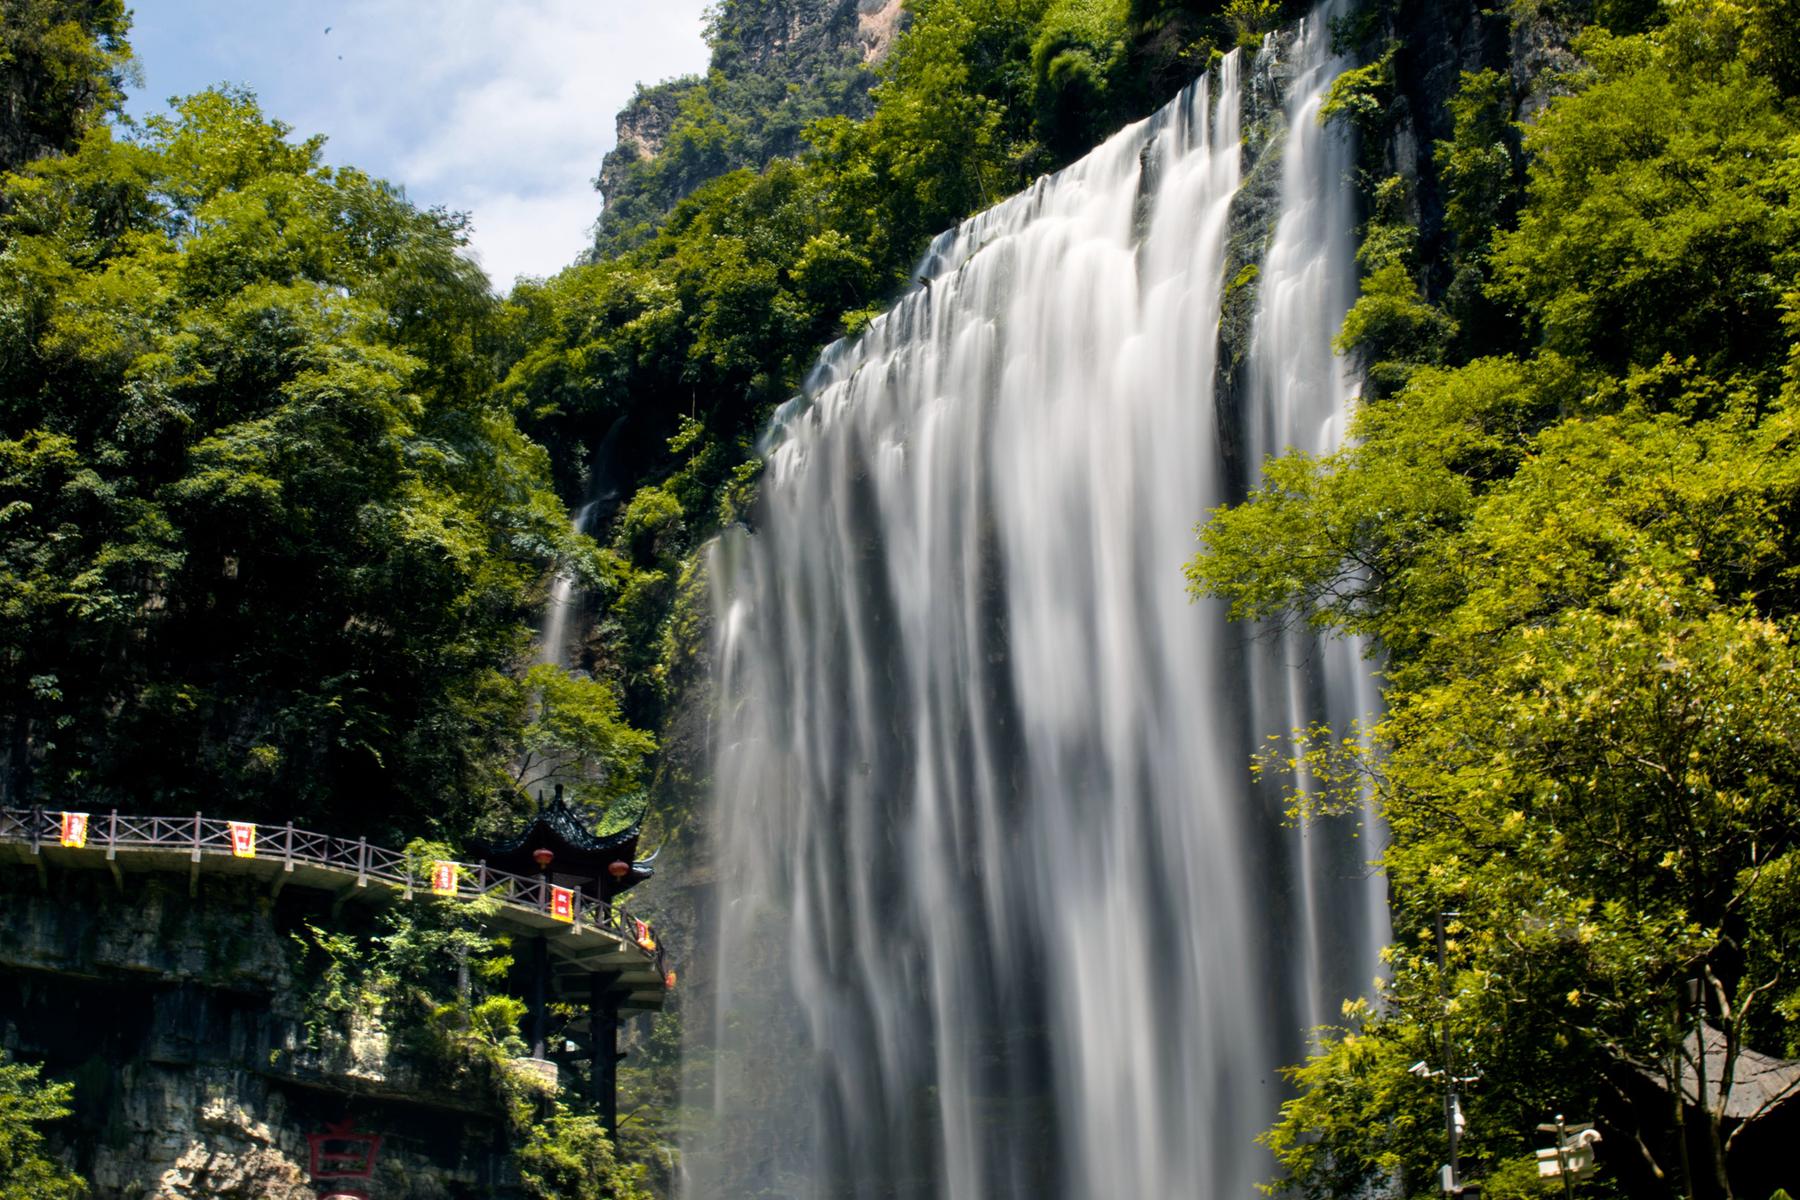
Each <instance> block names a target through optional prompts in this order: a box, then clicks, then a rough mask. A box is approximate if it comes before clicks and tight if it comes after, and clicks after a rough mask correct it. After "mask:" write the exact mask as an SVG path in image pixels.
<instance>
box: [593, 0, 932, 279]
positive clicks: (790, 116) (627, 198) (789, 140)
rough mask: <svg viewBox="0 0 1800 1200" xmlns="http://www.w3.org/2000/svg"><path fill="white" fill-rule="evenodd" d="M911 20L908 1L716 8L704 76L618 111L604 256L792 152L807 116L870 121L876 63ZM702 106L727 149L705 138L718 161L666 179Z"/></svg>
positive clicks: (828, 0) (605, 176) (688, 165)
mask: <svg viewBox="0 0 1800 1200" xmlns="http://www.w3.org/2000/svg"><path fill="white" fill-rule="evenodd" d="M905 21H906V10H905V6H904V3H903V0H731V2H730V3H725V4H721V5H719V6H718V7H717V8H716V9H714V10H713V13H712V25H711V27H710V28H709V30H708V35H707V37H708V41H709V42H710V43H711V45H712V51H713V53H712V62H711V65H710V68H709V71H708V74H707V76H706V77H705V78H700V77H694V76H690V77H688V78H685V79H673V80H668V81H665V82H663V83H659V84H655V85H654V86H648V87H639V88H638V91H637V94H636V95H634V96H633V97H632V99H631V102H630V103H629V104H627V105H626V106H625V108H624V109H623V110H621V111H620V113H619V115H618V118H617V125H616V129H617V142H616V144H615V145H614V147H613V149H612V150H611V151H609V152H608V153H607V155H606V157H605V158H604V159H603V160H602V161H601V164H600V172H599V175H598V177H597V178H596V179H595V180H594V186H595V187H597V188H598V189H599V191H600V194H601V196H602V198H603V201H604V206H603V209H602V213H601V218H600V224H599V230H598V237H597V240H596V246H595V253H596V255H601V256H603V255H604V254H606V253H609V252H616V251H618V250H621V249H625V248H627V247H628V246H630V245H632V244H634V243H635V241H636V240H638V239H640V238H641V237H643V236H645V235H646V234H647V231H648V230H649V229H650V228H651V227H653V226H654V225H656V224H658V223H660V221H661V219H662V217H663V216H664V215H666V213H667V211H668V209H669V208H670V207H672V206H673V205H674V203H675V202H676V201H677V200H679V199H680V198H681V197H682V196H685V195H687V194H688V193H689V192H691V191H692V190H693V189H694V188H696V187H698V186H699V185H700V184H702V183H704V182H706V180H707V179H709V178H713V177H715V176H717V175H720V174H723V173H725V172H726V171H730V170H735V169H737V168H739V167H749V168H752V169H758V168H761V167H762V166H764V165H765V164H766V163H768V162H769V161H770V160H771V159H774V158H777V157H780V156H783V155H788V154H793V153H795V152H796V151H797V150H799V149H800V130H801V129H802V127H803V126H804V124H805V123H806V122H807V121H809V120H811V119H813V118H816V117H821V116H828V115H848V116H861V115H864V114H865V113H866V112H867V110H868V93H869V88H870V86H871V85H872V84H873V83H874V81H875V76H874V73H873V72H872V71H871V70H869V69H868V68H870V67H873V66H874V65H875V64H877V63H879V62H880V61H881V60H882V59H884V58H886V57H887V54H888V52H889V50H890V49H892V47H893V44H894V39H895V38H896V37H897V36H898V35H899V33H900V30H901V29H902V28H904V26H905ZM695 99H698V100H703V101H704V102H705V107H709V109H710V114H711V118H712V119H716V120H717V121H719V122H720V123H721V124H722V125H723V126H724V127H726V128H728V129H729V135H728V136H727V137H726V138H725V139H724V141H723V142H722V143H721V142H720V141H719V140H718V139H717V138H716V137H715V136H709V138H708V139H706V140H707V141H708V143H709V145H710V146H711V149H710V150H709V152H708V153H709V154H710V155H711V157H705V156H702V160H701V161H697V162H688V161H685V160H684V161H683V162H682V163H680V164H678V165H677V166H676V167H675V168H673V169H671V170H668V171H664V172H661V173H660V175H659V173H658V172H656V171H654V170H650V169H649V168H651V167H652V166H653V164H654V163H655V160H656V159H657V157H658V156H659V155H661V154H662V153H663V150H664V148H665V147H666V146H667V145H668V143H669V140H670V135H671V133H672V132H673V131H674V130H675V128H676V126H677V123H678V122H679V121H680V120H681V119H682V106H683V104H684V103H687V102H688V101H690V100H695ZM716 133H717V131H716V130H714V131H713V134H715V135H716ZM651 176H659V177H656V178H651Z"/></svg>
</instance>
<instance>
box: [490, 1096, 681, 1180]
mask: <svg viewBox="0 0 1800 1200" xmlns="http://www.w3.org/2000/svg"><path fill="white" fill-rule="evenodd" d="M518 1159H519V1171H520V1174H521V1176H522V1177H523V1179H524V1183H525V1194H526V1195H527V1196H529V1197H531V1198H532V1200H649V1198H650V1193H649V1192H648V1191H646V1190H645V1189H644V1187H643V1186H642V1182H641V1181H642V1178H643V1174H644V1168H643V1167H642V1166H626V1165H623V1164H620V1163H619V1162H618V1161H617V1160H616V1159H615V1158H614V1156H613V1147H612V1143H611V1141H609V1140H608V1138H607V1136H606V1131H605V1130H604V1129H602V1128H601V1127H600V1119H599V1118H598V1117H595V1116H593V1115H592V1114H588V1113H584V1114H579V1115H577V1114H574V1113H571V1112H569V1111H568V1110H567V1109H566V1108H564V1107H563V1106H562V1105H560V1104H559V1105H557V1106H556V1108H555V1111H554V1112H553V1113H552V1115H551V1116H550V1117H549V1119H548V1120H545V1121H541V1122H538V1123H537V1124H535V1125H533V1126H532V1127H531V1130H530V1132H529V1133H528V1134H527V1135H526V1140H525V1144H524V1145H523V1146H521V1147H520V1148H519V1151H518Z"/></svg>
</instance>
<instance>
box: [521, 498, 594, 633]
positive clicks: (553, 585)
mask: <svg viewBox="0 0 1800 1200" xmlns="http://www.w3.org/2000/svg"><path fill="white" fill-rule="evenodd" d="M602 503H603V501H601V500H589V501H588V502H587V503H586V504H583V505H582V506H581V507H580V508H578V509H576V510H575V514H574V516H573V518H572V519H571V520H570V522H569V526H570V528H571V529H573V530H574V531H575V532H576V533H586V532H587V531H588V524H589V522H590V521H592V520H593V517H594V513H595V511H596V510H597V509H598V508H599V507H600V505H601V504H602ZM580 600H581V584H580V581H579V580H577V579H576V578H575V572H573V571H571V570H570V569H569V568H568V567H567V566H560V565H559V566H558V567H557V569H556V576H555V578H553V579H552V580H551V581H550V595H549V596H548V597H547V598H546V599H545V601H544V620H543V624H542V626H541V629H542V632H541V633H539V635H538V653H537V660H538V662H540V663H547V664H549V665H551V666H555V667H569V666H572V665H573V663H574V659H575V656H574V655H573V654H572V653H571V652H570V651H571V647H570V646H569V635H570V628H569V625H570V618H571V617H572V616H573V615H574V613H575V608H576V605H577V604H578V603H579V602H580Z"/></svg>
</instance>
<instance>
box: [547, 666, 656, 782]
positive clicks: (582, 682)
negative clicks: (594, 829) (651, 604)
mask: <svg viewBox="0 0 1800 1200" xmlns="http://www.w3.org/2000/svg"><path fill="white" fill-rule="evenodd" d="M525 688H526V692H527V694H528V695H529V696H530V697H531V707H532V718H531V721H530V723H529V724H528V725H526V726H525V732H524V735H523V738H522V741H521V745H520V751H519V756H518V758H517V759H516V760H515V762H514V765H513V771H514V773H515V778H516V779H517V781H518V786H519V788H520V790H521V791H525V792H529V791H531V790H532V789H534V788H538V789H541V788H542V786H543V785H545V784H558V785H562V786H565V787H567V788H568V790H569V795H570V798H571V799H572V800H573V801H575V802H576V803H577V804H578V805H581V806H583V807H586V808H590V809H594V810H597V811H600V812H604V811H605V810H606V809H608V808H609V807H611V805H612V804H613V802H614V801H616V800H617V799H619V798H620V797H621V796H623V795H625V794H626V793H628V792H630V791H631V790H632V789H633V788H634V787H635V785H636V783H637V779H638V776H639V773H640V772H641V771H642V769H643V765H644V760H645V759H646V758H648V757H649V756H650V755H651V754H652V753H653V752H654V751H655V750H656V739H655V738H653V737H651V736H650V735H649V734H647V733H645V732H643V731H642V730H638V729H633V728H631V727H630V726H629V725H627V724H625V722H624V721H623V720H622V719H621V717H620V716H619V697H618V694H617V692H616V691H615V690H614V689H613V687H612V686H611V685H610V684H608V683H605V682H602V681H600V680H595V679H589V678H585V677H582V676H577V675H571V674H569V673H568V672H567V671H565V670H563V669H562V668H561V667H557V666H550V665H546V664H540V665H538V666H535V667H532V668H531V669H530V670H529V671H527V672H526V673H525Z"/></svg>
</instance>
